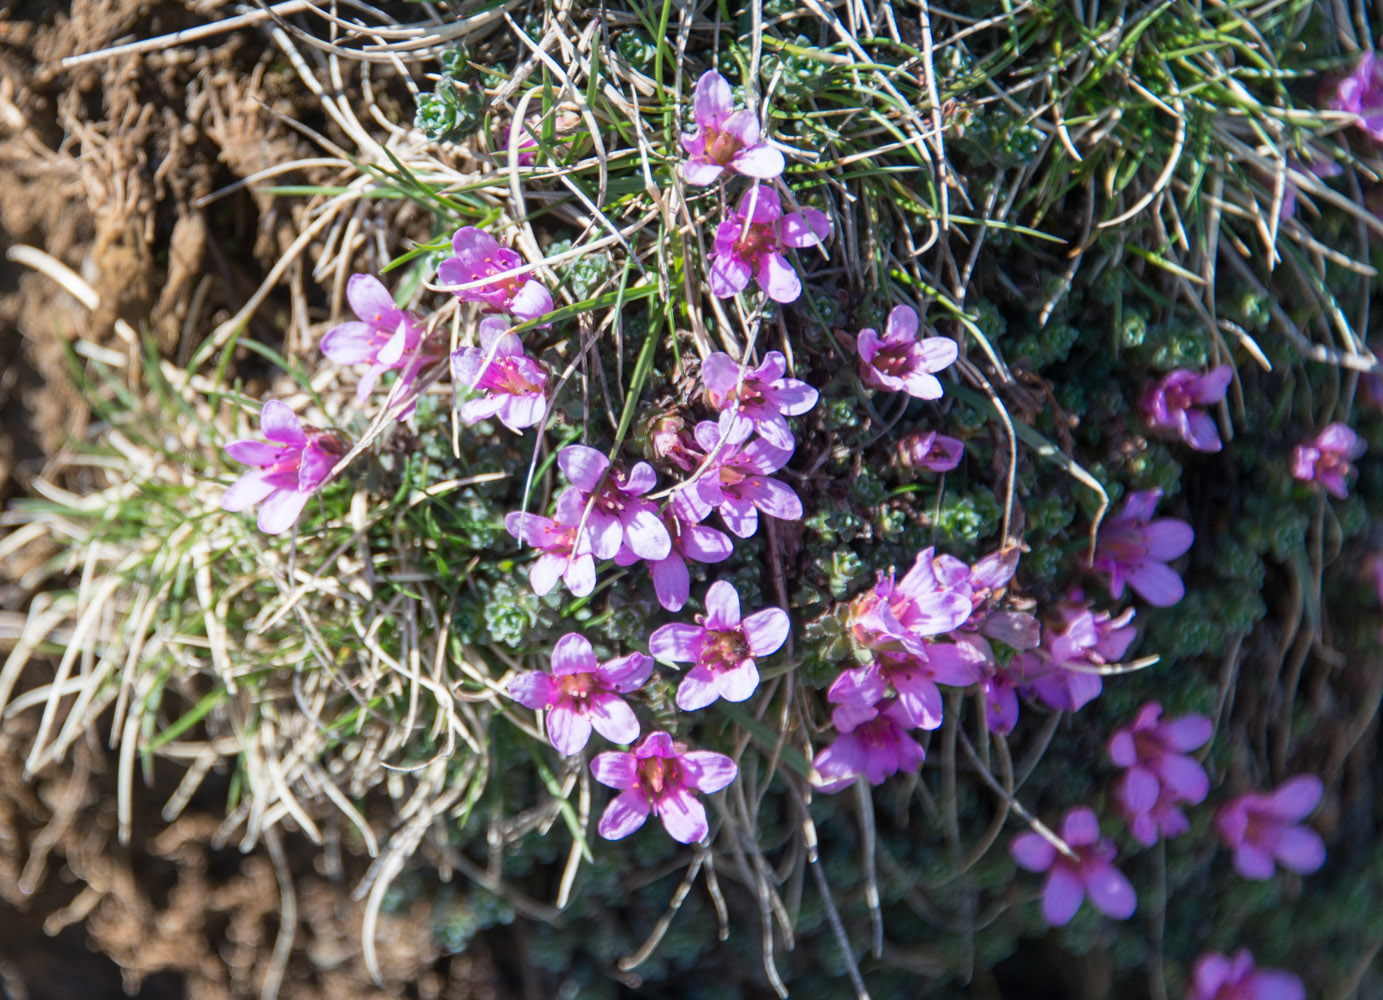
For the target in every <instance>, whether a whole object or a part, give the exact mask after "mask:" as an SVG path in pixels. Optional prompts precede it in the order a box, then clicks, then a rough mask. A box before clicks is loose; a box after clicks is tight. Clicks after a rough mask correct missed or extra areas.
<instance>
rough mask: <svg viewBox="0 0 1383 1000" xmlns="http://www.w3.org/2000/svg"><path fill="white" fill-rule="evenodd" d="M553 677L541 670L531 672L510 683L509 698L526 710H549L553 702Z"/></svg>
mask: <svg viewBox="0 0 1383 1000" xmlns="http://www.w3.org/2000/svg"><path fill="white" fill-rule="evenodd" d="M554 687H555V685H554V684H553V683H552V677H551V676H550V675H549V674H545V673H543V672H542V671H541V670H530V671H529V672H528V673H524V674H519V675H518V676H517V677H514V678H513V679H512V680H510V681H509V697H511V698H513V699H514V700H515V701H517V702H518V703H519V704H520V705H522V706H524V707H525V708H547V707H548V706H549V705H551V704H552V701H553V693H554V691H553V689H554Z"/></svg>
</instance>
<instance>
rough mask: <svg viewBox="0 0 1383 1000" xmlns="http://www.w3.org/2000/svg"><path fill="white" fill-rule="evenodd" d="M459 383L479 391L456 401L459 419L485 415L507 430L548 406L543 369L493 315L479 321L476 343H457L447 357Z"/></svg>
mask: <svg viewBox="0 0 1383 1000" xmlns="http://www.w3.org/2000/svg"><path fill="white" fill-rule="evenodd" d="M451 374H452V378H454V379H455V380H456V384H457V385H458V386H461V387H464V388H466V389H473V390H477V391H479V392H481V393H483V396H482V397H480V398H477V399H468V400H466V401H465V402H464V403H462V404H461V419H462V420H464V421H465V422H466V423H467V424H474V423H476V422H478V421H481V420H484V419H486V418H487V417H499V422H500V423H502V424H503V425H504V426H505V427H508V428H509V429H510V430H512V431H521V430H523V429H524V428H525V427H532V426H533V425H534V424H536V423H538V422H540V421H541V420H542V419H543V413H544V412H545V411H546V409H547V369H546V368H544V367H543V366H542V364H540V363H539V362H537V361H534V360H533V359H532V358H530V357H529V356H528V355H527V354H525V353H524V350H523V343H522V342H521V341H520V340H519V338H518V337H516V336H514V334H512V333H510V332H509V323H508V322H507V321H506V320H503V319H501V318H500V317H498V316H489V317H486V318H485V319H483V320H481V321H480V346H479V347H462V348H460V349H459V350H457V351H456V352H455V353H454V354H452V356H451Z"/></svg>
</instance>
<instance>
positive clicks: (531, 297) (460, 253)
mask: <svg viewBox="0 0 1383 1000" xmlns="http://www.w3.org/2000/svg"><path fill="white" fill-rule="evenodd" d="M451 248H452V250H453V251H454V252H455V254H456V256H454V257H448V258H447V259H446V260H444V261H442V263H441V266H439V267H438V268H437V278H438V280H439V281H441V283H442V284H444V285H449V286H452V288H453V290H454V292H455V295H456V297H457V298H459V299H461V300H462V301H463V302H483V303H484V304H485V305H486V306H488V307H489V308H491V309H494V310H499V311H502V312H508V313H512V314H513V315H514V316H515V317H517V318H518V319H520V320H530V319H537V318H538V317H539V316H545V315H547V314H548V313H550V312H552V295H551V294H550V293H549V292H548V290H547V288H546V287H545V286H544V285H543V283H542V282H541V281H538V280H537V279H536V278H534V277H533V276H532V275H531V274H527V273H524V274H511V273H509V272H511V271H514V270H515V269H517V268H521V267H523V266H524V261H523V258H522V257H520V256H519V255H518V254H516V253H515V252H514V251H513V250H510V249H509V248H508V247H502V246H500V245H499V242H498V241H497V240H496V239H495V238H494V237H493V236H491V235H490V234H489V233H487V232H485V231H484V230H483V229H477V228H475V226H463V227H462V228H460V229H458V230H457V231H456V235H455V236H453V237H452V238H451ZM476 282H483V284H480V285H477V286H476V287H474V288H466V287H464V286H466V285H474V284H475V283H476Z"/></svg>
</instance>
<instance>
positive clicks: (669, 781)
mask: <svg viewBox="0 0 1383 1000" xmlns="http://www.w3.org/2000/svg"><path fill="white" fill-rule="evenodd" d="M638 774H639V787H641V788H642V789H643V791H644V794H645V795H646V796H648V799H649V801H654V800H656V799H658V798H659V797H660V796H661V795H662V794H663V789H664V788H668V787H671V786H673V785H678V784H681V782H682V769H681V768H680V767H678V766H677V761H675V760H672V759H669V758H667V757H645V758H644V759H643V760H641V761H639V764H638Z"/></svg>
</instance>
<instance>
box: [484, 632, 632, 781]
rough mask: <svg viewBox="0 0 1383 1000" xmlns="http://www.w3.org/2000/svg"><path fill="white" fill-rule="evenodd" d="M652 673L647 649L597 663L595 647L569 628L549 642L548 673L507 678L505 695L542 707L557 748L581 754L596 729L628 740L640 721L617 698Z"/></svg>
mask: <svg viewBox="0 0 1383 1000" xmlns="http://www.w3.org/2000/svg"><path fill="white" fill-rule="evenodd" d="M652 673H653V657H651V656H649V655H648V654H646V653H629V654H628V655H626V656H620V657H616V658H615V659H613V660H607V661H606V662H605V663H598V662H596V658H595V650H594V649H593V648H592V647H591V644H590V642H589V641H588V640H587V639H586V637H585V636H583V635H578V634H577V633H575V632H569V633H567V634H566V635H564V636H562V638H560V639H558V640H557V643H556V645H554V646H553V647H552V673H550V674H549V673H544V672H543V671H541V670H534V671H530V672H529V673H525V674H519V675H518V676H517V677H515V678H514V679H513V680H511V681H510V682H509V695H510V697H512V698H513V699H514V700H515V701H517V702H518V703H519V704H520V705H524V706H526V707H528V708H534V709H538V708H545V709H547V710H548V712H547V736H548V739H550V740H552V745H553V746H554V747H556V748H557V750H558V752H559V753H564V754H566V755H568V756H571V755H572V754H577V753H580V752H581V750H582V748H583V747H585V745H586V742H587V741H588V740H589V739H590V738H591V729H592V727H594V728H595V731H596V732H598V733H599V734H600V735H601V736H604V737H605V738H606V739H607V740H609V741H610V742H612V743H632V742H634V740H636V739H637V738H638V736H639V720H638V719H637V718H635V717H634V710H633V709H631V708H630V707H629V704H628V702H626V701H625V700H624V699H623V698H621V697H620V695H622V694H628V693H629V692H631V691H637V690H638V689H639V688H641V687H643V685H644V682H645V681H647V680H648V678H649V675H650V674H652Z"/></svg>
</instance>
